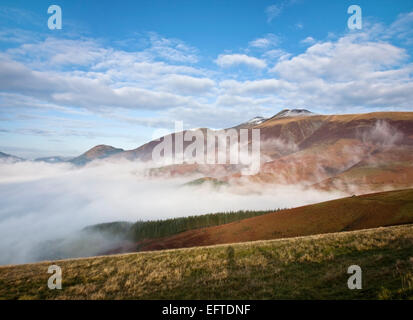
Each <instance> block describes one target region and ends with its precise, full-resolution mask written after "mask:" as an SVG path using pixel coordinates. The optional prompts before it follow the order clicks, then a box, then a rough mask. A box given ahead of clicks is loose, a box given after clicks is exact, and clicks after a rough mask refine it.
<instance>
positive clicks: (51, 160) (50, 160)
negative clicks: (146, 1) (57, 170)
mask: <svg viewBox="0 0 413 320" xmlns="http://www.w3.org/2000/svg"><path fill="white" fill-rule="evenodd" d="M71 159H72V157H60V156H52V157H42V158H37V159H34V161H36V162H47V163H61V162H68V161H70V160H71Z"/></svg>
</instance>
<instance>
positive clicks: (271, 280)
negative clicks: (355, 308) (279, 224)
mask: <svg viewBox="0 0 413 320" xmlns="http://www.w3.org/2000/svg"><path fill="white" fill-rule="evenodd" d="M51 264H57V265H59V266H60V267H61V268H62V274H63V288H62V290H49V289H48V287H47V279H48V277H49V276H50V274H48V273H47V269H48V266H49V265H51ZM354 264H356V265H359V266H360V267H361V268H362V271H363V289H362V290H349V289H348V287H347V279H348V277H349V275H348V274H347V268H348V267H349V266H350V265H354ZM0 298H2V299H36V298H37V299H38V298H40V299H378V298H379V299H391V298H394V299H408V298H409V299H413V225H404V226H397V227H387V228H379V229H370V230H362V231H353V232H342V233H334V234H325V235H318V236H308V237H299V238H291V239H282V240H271V241H258V242H249V243H243V244H232V245H221V246H214V247H202V248H193V249H179V250H167V251H156V252H142V253H132V254H123V255H116V256H103V257H95V258H84V259H73V260H62V261H53V262H52V261H50V262H44V263H37V264H28V265H17V266H3V267H0Z"/></svg>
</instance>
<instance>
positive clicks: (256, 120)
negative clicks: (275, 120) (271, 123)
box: [247, 117, 267, 124]
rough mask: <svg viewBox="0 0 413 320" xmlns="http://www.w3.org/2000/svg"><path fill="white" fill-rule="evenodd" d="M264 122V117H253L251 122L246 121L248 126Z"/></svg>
mask: <svg viewBox="0 0 413 320" xmlns="http://www.w3.org/2000/svg"><path fill="white" fill-rule="evenodd" d="M265 120H267V119H266V118H264V117H255V118H252V119H251V120H249V121H247V123H248V124H261V123H263V122H264V121H265Z"/></svg>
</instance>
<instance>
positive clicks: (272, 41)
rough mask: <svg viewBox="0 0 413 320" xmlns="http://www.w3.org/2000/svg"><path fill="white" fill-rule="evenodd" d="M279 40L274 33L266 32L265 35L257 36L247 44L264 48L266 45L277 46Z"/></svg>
mask: <svg viewBox="0 0 413 320" xmlns="http://www.w3.org/2000/svg"><path fill="white" fill-rule="evenodd" d="M279 42H280V41H279V38H278V37H277V36H276V35H274V34H272V33H270V34H267V35H266V36H265V37H262V38H258V39H255V40H253V41H251V42H250V43H249V46H251V47H255V48H260V49H266V48H268V47H273V46H277V45H278V44H279Z"/></svg>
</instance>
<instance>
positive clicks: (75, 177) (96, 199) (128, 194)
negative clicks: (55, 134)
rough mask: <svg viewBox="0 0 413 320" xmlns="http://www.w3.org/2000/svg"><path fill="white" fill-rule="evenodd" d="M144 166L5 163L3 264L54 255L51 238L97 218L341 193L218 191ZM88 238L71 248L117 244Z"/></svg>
mask: <svg viewBox="0 0 413 320" xmlns="http://www.w3.org/2000/svg"><path fill="white" fill-rule="evenodd" d="M145 172H146V168H145V166H144V165H142V164H139V163H136V162H126V161H124V162H119V163H110V162H94V163H91V164H90V165H88V166H86V167H83V168H74V167H72V166H70V165H67V164H46V163H35V162H20V163H15V164H11V163H1V164H0V198H1V199H2V206H1V208H0V235H1V236H0V264H13V263H24V262H30V261H34V260H37V259H39V256H40V257H47V256H48V254H51V252H48V251H47V250H48V248H49V246H46V245H45V243H47V241H51V242H52V243H53V241H55V242H56V241H57V243H58V244H59V243H61V242H65V241H69V240H68V239H73V238H76V237H82V236H84V235H82V234H79V233H78V231H79V230H81V229H82V228H84V227H86V226H88V225H92V224H97V223H104V222H112V221H131V222H134V221H137V220H153V219H164V218H172V217H182V216H187V215H197V214H205V213H211V212H222V211H230V210H241V209H243V210H246V209H250V210H266V209H275V208H285V207H295V206H299V205H304V204H309V203H315V202H319V201H323V200H327V199H332V198H337V197H340V196H341V195H340V194H337V193H324V192H316V191H311V190H304V189H303V188H301V187H299V186H273V187H269V188H266V189H265V190H261V189H262V188H261V189H260V188H258V187H257V186H254V185H250V186H249V187H248V188H245V187H239V186H238V187H228V188H221V189H219V190H216V189H212V188H211V187H208V186H200V187H185V186H182V185H183V184H184V183H185V182H187V181H188V179H193V178H194V177H190V178H186V179H182V178H177V179H159V178H149V177H148V176H146V174H145ZM298 195H299V196H298ZM59 239H60V240H59ZM45 241H46V242H45ZM88 241H91V243H92V244H95V245H94V246H93V247H92V248H90V247H91V246H88V247H89V250H86V251H85V249H84V247H81V248H78V250H77V251H76V250H72V251H71V252H70V254H71V255H72V256H79V255H85V254H86V255H93V254H97V253H99V252H102V249H103V248H105V247H106V246H108V245H110V244H111V243H107V242H105V241H107V239H106V240H105V239H99V238H96V236H93V237H92V238H88ZM49 243H50V242H49ZM96 243H97V244H99V245H96ZM112 245H113V243H112ZM42 250H43V251H42ZM99 250H100V251H99Z"/></svg>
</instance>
